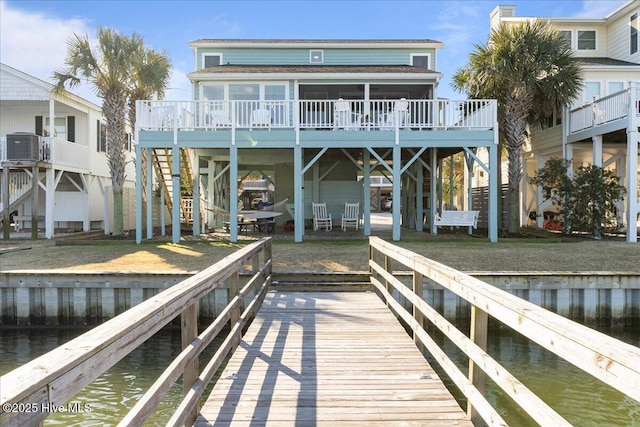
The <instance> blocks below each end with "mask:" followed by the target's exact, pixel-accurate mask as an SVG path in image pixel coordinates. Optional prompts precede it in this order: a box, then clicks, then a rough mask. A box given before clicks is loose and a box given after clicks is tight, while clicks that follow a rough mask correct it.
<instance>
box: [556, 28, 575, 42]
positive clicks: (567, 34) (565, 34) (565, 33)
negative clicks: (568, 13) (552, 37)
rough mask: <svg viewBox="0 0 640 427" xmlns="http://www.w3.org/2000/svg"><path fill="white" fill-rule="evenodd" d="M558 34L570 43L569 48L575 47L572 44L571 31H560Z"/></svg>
mask: <svg viewBox="0 0 640 427" xmlns="http://www.w3.org/2000/svg"><path fill="white" fill-rule="evenodd" d="M558 34H559V35H560V37H562V38H563V39H565V40H566V41H568V42H569V46H573V45H572V44H571V38H572V37H571V31H569V30H561V31H558Z"/></svg>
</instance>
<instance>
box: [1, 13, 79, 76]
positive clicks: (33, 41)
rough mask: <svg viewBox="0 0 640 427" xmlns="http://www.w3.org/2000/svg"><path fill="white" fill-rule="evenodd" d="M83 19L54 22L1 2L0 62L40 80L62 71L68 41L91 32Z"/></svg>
mask: <svg viewBox="0 0 640 427" xmlns="http://www.w3.org/2000/svg"><path fill="white" fill-rule="evenodd" d="M87 24H88V23H87V21H85V20H82V19H55V18H50V17H47V16H46V15H44V14H42V13H35V14H34V13H26V12H22V11H20V10H17V9H12V8H11V7H10V6H8V5H7V4H6V3H5V2H0V28H1V30H0V35H1V36H0V52H1V54H0V58H2V62H4V63H5V64H7V65H10V66H12V67H14V68H16V69H18V70H20V71H23V72H25V73H27V74H31V75H32V76H35V77H38V78H40V79H42V80H45V81H48V82H51V74H52V73H53V71H55V70H59V69H62V68H64V60H65V57H66V54H67V41H68V40H69V38H70V37H72V36H73V34H74V33H75V34H80V35H87V34H90V33H91V31H90V29H89V26H88V25H87Z"/></svg>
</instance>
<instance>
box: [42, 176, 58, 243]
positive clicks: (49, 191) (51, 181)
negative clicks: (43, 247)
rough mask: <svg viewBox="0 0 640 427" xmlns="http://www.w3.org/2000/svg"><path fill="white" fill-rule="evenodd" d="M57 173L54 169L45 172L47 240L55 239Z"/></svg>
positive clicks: (45, 231)
mask: <svg viewBox="0 0 640 427" xmlns="http://www.w3.org/2000/svg"><path fill="white" fill-rule="evenodd" d="M55 177H56V171H55V169H53V167H50V168H48V169H47V170H46V171H45V179H46V182H45V185H46V190H45V196H44V198H45V208H44V218H45V226H44V233H45V237H46V238H47V239H53V237H54V234H55V231H54V226H53V206H54V204H55V196H54V194H55V191H56V184H55Z"/></svg>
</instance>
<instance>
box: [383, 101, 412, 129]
mask: <svg viewBox="0 0 640 427" xmlns="http://www.w3.org/2000/svg"><path fill="white" fill-rule="evenodd" d="M379 123H380V128H381V129H387V130H391V129H393V128H395V127H396V125H397V126H398V127H401V128H402V127H407V124H408V123H409V101H407V100H406V98H401V99H400V101H396V102H394V103H393V110H392V111H389V112H388V113H386V114H383V115H382V116H381V118H380V122H379Z"/></svg>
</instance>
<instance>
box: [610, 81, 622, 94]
mask: <svg viewBox="0 0 640 427" xmlns="http://www.w3.org/2000/svg"><path fill="white" fill-rule="evenodd" d="M623 89H624V82H609V83H608V84H607V95H611V94H612V93H616V92H620V91H621V90H623Z"/></svg>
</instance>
